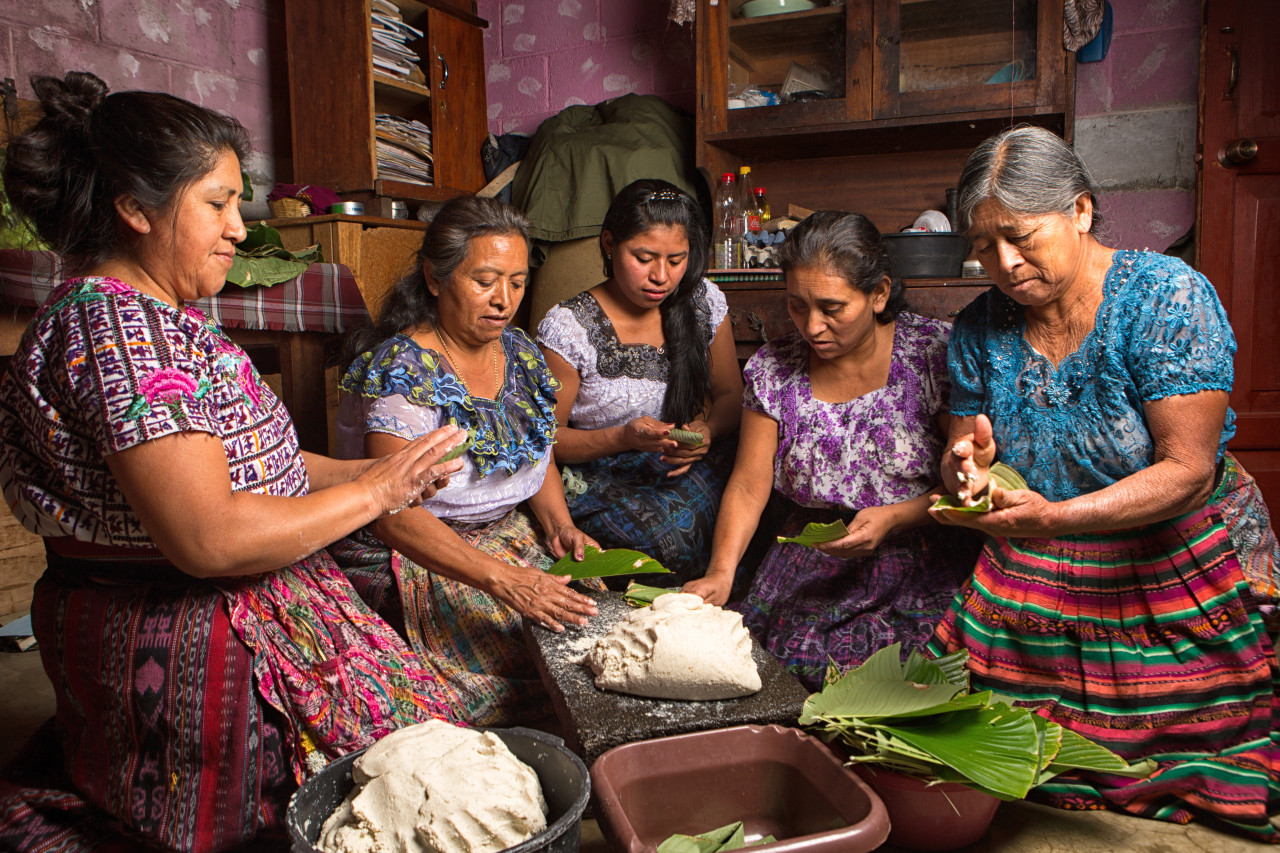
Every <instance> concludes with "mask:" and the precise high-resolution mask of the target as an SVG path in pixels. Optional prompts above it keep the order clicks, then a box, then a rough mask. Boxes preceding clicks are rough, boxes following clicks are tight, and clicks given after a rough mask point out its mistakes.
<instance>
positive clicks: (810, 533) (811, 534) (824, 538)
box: [778, 519, 849, 548]
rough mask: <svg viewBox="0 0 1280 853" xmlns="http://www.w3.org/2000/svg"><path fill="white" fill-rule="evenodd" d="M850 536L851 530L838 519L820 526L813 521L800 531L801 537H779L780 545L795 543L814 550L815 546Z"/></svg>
mask: <svg viewBox="0 0 1280 853" xmlns="http://www.w3.org/2000/svg"><path fill="white" fill-rule="evenodd" d="M848 535H849V528H847V527H845V526H844V522H843V521H841V520H840V519H836V520H835V521H833V522H831V523H830V524H818V523H817V522H812V521H811V522H809V523H808V524H806V525H805V526H804V530H802V531H800V535H799V536H779V537H778V544H782V543H783V542H793V543H795V544H796V545H805V546H808V547H809V548H812V547H813V546H814V545H821V544H822V543H823V542H834V541H835V540H837V539H843V538H844V537H846V536H848Z"/></svg>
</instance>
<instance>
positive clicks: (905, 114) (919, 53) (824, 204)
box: [697, 0, 1075, 231]
mask: <svg viewBox="0 0 1280 853" xmlns="http://www.w3.org/2000/svg"><path fill="white" fill-rule="evenodd" d="M819 2H823V0H819ZM736 5H737V4H734V3H726V2H723V0H721V2H717V3H715V5H712V2H711V0H700V3H699V9H698V34H697V39H698V62H697V85H698V93H699V94H698V98H699V100H698V106H697V112H698V130H697V160H698V166H699V167H700V168H701V169H702V170H703V171H704V173H705V176H706V177H707V179H708V181H709V182H710V183H711V185H712V186H714V185H715V178H716V177H718V175H719V174H720V173H722V172H725V171H736V170H737V167H738V166H741V165H750V166H751V167H752V173H753V175H752V176H753V178H754V179H755V182H756V185H757V186H761V185H763V186H766V187H767V189H768V192H769V200H770V202H771V204H772V207H773V210H774V211H785V210H786V209H787V207H788V205H789V204H796V205H799V206H802V207H806V208H809V209H818V208H836V209H843V210H856V211H859V212H861V213H865V214H866V215H867V216H869V217H870V218H871V219H872V221H874V222H875V223H876V225H877V226H878V227H879V228H880V229H881V230H882V231H896V230H898V229H900V228H901V227H903V226H905V225H909V224H911V222H912V221H913V220H914V218H915V216H916V215H917V214H918V213H919V212H920V211H921V210H925V209H929V208H939V209H940V208H942V206H943V205H944V203H945V190H946V188H947V187H949V186H953V185H954V184H955V182H956V179H957V178H958V176H959V173H960V167H961V166H962V165H963V163H964V159H965V157H966V156H967V155H968V152H969V150H970V149H971V148H972V147H973V146H974V145H975V144H977V143H978V142H980V141H981V140H982V139H985V138H986V137H988V136H990V135H991V134H993V133H996V132H997V131H999V130H1001V129H1003V128H1005V127H1008V126H1010V125H1012V124H1016V123H1019V122H1031V123H1034V124H1039V125H1043V126H1045V127H1048V128H1050V129H1051V130H1054V131H1056V132H1058V133H1060V134H1063V135H1064V136H1066V137H1067V138H1068V139H1070V136H1071V131H1072V113H1073V110H1074V92H1075V65H1074V57H1073V55H1072V54H1070V53H1069V52H1067V51H1066V50H1065V49H1064V48H1063V47H1062V3H1061V2H1060V0H866V2H857V3H855V2H852V1H851V0H848V2H845V3H843V4H840V5H821V6H818V7H817V8H815V9H811V10H808V11H804V12H792V13H787V14H779V15H770V16H767V17H759V18H738V17H734V16H733V8H734V6H736ZM748 87H756V88H759V89H765V90H769V91H772V92H782V91H784V90H786V91H788V92H789V93H790V95H791V97H792V98H796V100H794V101H793V102H790V103H781V104H778V105H776V106H757V107H746V108H739V109H729V101H730V98H731V97H733V96H734V95H735V94H737V93H740V92H742V90H743V89H745V88H748ZM797 92H798V94H797Z"/></svg>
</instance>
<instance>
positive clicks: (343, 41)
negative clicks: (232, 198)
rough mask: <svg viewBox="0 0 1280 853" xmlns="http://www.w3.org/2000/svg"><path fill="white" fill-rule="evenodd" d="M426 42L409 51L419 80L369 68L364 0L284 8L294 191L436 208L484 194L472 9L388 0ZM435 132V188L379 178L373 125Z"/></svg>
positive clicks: (478, 25)
mask: <svg viewBox="0 0 1280 853" xmlns="http://www.w3.org/2000/svg"><path fill="white" fill-rule="evenodd" d="M392 2H393V3H394V5H395V6H396V7H398V8H399V9H400V12H401V14H402V16H403V19H404V21H405V23H407V24H409V25H411V26H413V27H415V28H417V29H419V30H422V31H423V32H424V33H425V36H424V37H423V38H422V39H420V40H417V41H414V42H411V43H410V47H412V48H413V49H414V50H416V51H417V53H418V54H419V55H420V56H421V58H422V61H421V62H420V63H418V65H419V68H420V69H421V71H422V76H423V79H424V82H423V83H414V82H410V81H409V80H404V79H400V78H397V77H393V76H391V75H388V74H385V73H383V72H381V71H379V70H376V69H375V67H374V65H373V51H372V41H371V40H372V28H371V25H370V20H371V18H370V13H371V8H370V0H285V26H286V35H287V40H288V50H289V91H290V117H291V121H292V130H293V171H294V180H295V182H296V183H304V184H305V183H312V184H317V185H320V186H325V187H328V188H330V189H332V190H334V191H335V192H337V193H339V194H341V195H342V196H343V197H344V198H350V199H371V198H374V197H383V198H399V199H409V200H442V199H446V198H450V197H452V196H455V195H460V194H462V193H468V192H475V191H476V190H478V189H480V188H481V187H482V186H484V183H485V180H484V167H483V165H482V163H481V160H480V150H481V147H482V146H483V145H484V140H485V136H486V133H487V127H486V117H485V88H484V45H483V32H482V30H483V28H485V27H487V26H488V24H487V22H485V21H484V20H482V19H480V18H477V17H476V16H475V15H474V14H472V13H471V12H470V11H467V9H470V8H473V7H474V4H473V3H471V2H470V0H392ZM380 113H390V114H392V115H396V116H399V117H401V118H404V119H409V120H416V121H420V122H422V123H423V124H425V125H427V126H428V127H430V128H431V131H432V133H431V148H432V166H433V170H434V176H433V177H434V183H433V185H432V186H422V185H420V184H414V183H409V182H406V181H402V180H388V179H384V178H379V176H378V165H377V153H376V144H375V141H376V132H375V127H374V116H375V115H377V114H380Z"/></svg>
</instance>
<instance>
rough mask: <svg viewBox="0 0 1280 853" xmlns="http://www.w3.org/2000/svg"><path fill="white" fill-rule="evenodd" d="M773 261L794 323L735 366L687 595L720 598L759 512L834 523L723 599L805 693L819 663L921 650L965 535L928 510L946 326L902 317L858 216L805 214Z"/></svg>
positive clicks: (955, 577) (788, 547)
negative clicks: (894, 649)
mask: <svg viewBox="0 0 1280 853" xmlns="http://www.w3.org/2000/svg"><path fill="white" fill-rule="evenodd" d="M780 263H781V266H782V269H783V271H784V272H785V273H786V279H787V310H788V311H789V312H790V314H791V319H792V321H793V322H794V323H795V325H796V331H795V332H792V333H790V334H788V335H786V336H784V337H782V338H779V339H777V340H775V341H771V342H769V343H768V344H766V345H765V346H763V347H761V348H760V351H759V352H757V353H756V354H755V355H754V356H752V358H751V360H750V361H749V362H748V363H747V367H746V371H745V380H746V392H745V394H744V395H743V408H744V411H743V416H742V428H741V438H740V439H739V445H738V456H737V462H736V464H735V466H734V470H733V475H732V477H731V478H730V480H729V484H728V487H727V488H726V489H725V493H724V497H723V499H722V504H721V512H720V519H719V521H718V523H717V524H716V532H715V539H714V542H713V545H712V554H711V562H710V565H709V566H708V568H707V574H706V577H704V578H701V579H699V580H695V581H691V582H690V583H688V584H685V586H684V590H685V591H686V592H693V593H697V594H698V595H701V596H702V597H703V598H704V599H706V600H707V601H709V602H711V603H714V604H724V603H725V602H726V601H727V600H728V598H729V592H730V588H731V586H732V583H733V579H734V574H735V571H736V569H737V566H738V564H739V562H740V561H741V560H742V557H743V554H744V553H745V552H746V550H747V545H748V544H749V542H750V540H751V537H752V535H753V534H754V532H755V530H756V527H757V526H758V525H759V523H760V520H761V518H762V516H764V518H765V519H766V522H765V527H766V529H769V530H776V532H777V533H778V534H779V535H781V536H794V535H795V534H797V533H799V532H800V530H801V529H802V528H803V527H804V525H805V524H806V523H808V522H830V521H834V520H835V519H842V520H844V521H845V523H846V525H847V526H848V528H849V534H848V535H847V536H845V537H843V538H841V539H837V540H835V541H833V542H828V543H826V544H823V545H820V546H818V547H817V548H809V547H805V546H802V545H796V544H792V543H779V544H775V545H773V546H772V547H771V548H770V549H769V551H768V554H767V555H766V556H765V558H764V560H763V562H762V563H761V565H760V567H759V569H758V571H757V572H756V575H755V578H754V580H753V581H752V584H751V588H750V591H749V592H748V593H747V596H746V599H745V600H744V601H742V602H739V603H737V604H735V605H734V607H736V608H737V609H739V610H741V611H742V613H743V619H744V621H745V622H746V625H747V627H748V628H749V629H750V630H751V632H752V634H754V635H755V636H756V638H757V639H759V640H760V642H761V643H762V644H763V645H764V647H765V648H767V649H768V650H769V651H770V652H771V653H772V654H773V655H774V656H775V657H777V658H778V660H780V661H781V662H782V664H783V665H784V666H786V667H787V668H788V669H789V670H790V671H791V672H793V673H794V674H795V675H796V677H798V678H799V679H800V680H801V681H802V682H804V684H805V685H806V686H807V687H809V688H810V689H814V690H817V689H819V688H820V687H821V686H822V682H823V677H824V675H825V673H826V671H827V667H828V663H829V662H831V661H833V662H834V663H835V665H836V666H837V667H839V668H840V670H842V671H843V670H845V669H847V668H849V667H851V666H855V665H857V664H859V663H861V662H862V661H863V660H864V659H865V658H867V657H868V656H869V655H870V654H871V653H872V652H875V651H876V650H878V649H880V648H882V647H884V646H886V645H888V644H890V643H893V642H901V643H902V645H903V651H904V653H905V652H907V651H909V650H910V649H915V648H922V647H923V646H924V644H925V643H926V642H927V641H928V639H929V636H930V635H931V634H932V632H933V628H934V625H935V624H936V623H937V622H938V620H939V619H940V618H941V617H942V615H943V613H944V612H945V611H946V608H947V606H948V605H949V604H950V603H951V598H952V596H953V595H954V594H955V591H956V589H957V588H958V587H959V586H960V584H961V582H963V580H964V579H965V577H966V576H967V575H968V573H969V571H970V570H971V569H972V568H973V564H974V560H975V559H976V556H977V543H976V541H974V540H973V539H971V538H969V537H967V536H963V535H960V536H957V535H956V534H955V532H954V531H953V530H950V529H948V528H944V527H942V526H940V525H937V524H935V523H933V522H932V521H931V520H930V518H929V515H928V506H929V500H928V496H929V494H930V491H931V490H934V489H936V488H937V486H938V484H939V482H940V478H939V472H938V462H937V460H938V458H939V453H940V452H941V450H942V447H943V442H944V441H945V438H946V435H947V425H948V414H947V398H948V394H949V391H950V386H949V384H948V381H947V336H948V332H949V327H948V326H947V325H946V324H945V323H941V322H938V321H936V320H930V319H927V318H924V317H920V316H918V315H915V314H911V313H908V312H906V311H905V310H904V309H905V307H906V297H905V295H904V293H903V288H902V282H901V280H900V279H898V278H897V277H896V276H895V275H894V274H893V272H892V269H891V268H890V264H889V258H888V255H887V254H886V252H885V249H884V245H883V243H882V242H881V239H880V233H879V232H878V231H877V230H876V228H875V226H874V225H872V224H871V222H870V221H869V220H867V219H866V217H864V216H862V215H860V214H856V213H839V212H834V211H818V212H817V213H814V214H813V215H812V216H810V217H809V218H808V219H806V220H805V221H804V222H802V223H800V224H799V225H797V226H796V227H795V228H794V229H792V231H791V233H790V234H788V237H787V242H786V243H785V244H784V249H783V251H782V255H781V258H780ZM771 496H772V500H771ZM766 504H767V505H768V506H769V510H768V512H766Z"/></svg>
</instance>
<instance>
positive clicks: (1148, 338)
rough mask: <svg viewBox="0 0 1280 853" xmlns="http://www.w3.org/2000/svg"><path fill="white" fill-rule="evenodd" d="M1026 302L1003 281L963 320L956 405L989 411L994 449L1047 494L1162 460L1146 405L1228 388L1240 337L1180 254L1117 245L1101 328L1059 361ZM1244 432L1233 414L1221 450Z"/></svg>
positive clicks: (956, 349)
mask: <svg viewBox="0 0 1280 853" xmlns="http://www.w3.org/2000/svg"><path fill="white" fill-rule="evenodd" d="M1025 330H1026V320H1025V309H1024V308H1023V306H1021V305H1019V304H1017V303H1016V302H1014V301H1013V300H1012V299H1010V298H1009V297H1007V296H1005V295H1004V294H1003V293H1001V292H1000V291H998V290H997V289H995V288H992V289H991V290H989V291H988V292H986V293H984V294H982V295H981V296H979V297H978V298H977V299H975V300H974V301H973V303H972V304H970V305H969V306H968V307H967V308H965V309H964V310H963V311H961V312H960V316H959V317H957V318H956V322H955V327H954V328H953V330H952V332H951V346H950V349H949V352H948V368H949V370H950V373H951V412H952V414H954V415H957V416H965V415H977V414H980V413H982V414H986V415H988V416H989V417H990V418H991V422H992V425H993V427H994V432H995V440H996V447H997V456H998V458H999V459H1000V460H1001V461H1003V462H1004V463H1005V464H1007V465H1011V466H1012V467H1013V468H1015V469H1016V470H1018V471H1019V472H1020V473H1021V474H1022V475H1023V476H1024V477H1025V478H1026V480H1027V484H1028V485H1029V486H1030V487H1031V488H1033V489H1035V490H1036V491H1038V492H1040V493H1041V494H1042V495H1044V496H1045V498H1047V499H1048V500H1051V501H1061V500H1067V499H1069V498H1073V497H1077V496H1079V495H1082V494H1088V493H1090V492H1094V491H1097V490H1099V489H1102V488H1104V487H1106V486H1109V485H1111V484H1112V483H1115V482H1116V481H1118V480H1120V479H1122V478H1124V477H1127V476H1129V475H1130V474H1133V473H1135V472H1137V471H1140V470H1142V469H1143V468H1146V467H1148V466H1150V465H1151V464H1152V463H1153V462H1154V461H1155V443H1154V441H1153V440H1152V437H1151V433H1150V430H1149V429H1148V428H1147V422H1146V418H1145V417H1144V415H1143V410H1142V406H1143V404H1144V403H1147V402H1150V401H1152V400H1160V399H1163V398H1165V397H1172V396H1176V395H1180V394H1195V393H1198V392H1200V391H1210V390H1214V391H1227V392H1230V390H1231V385H1232V382H1233V380H1234V373H1233V368H1232V356H1233V355H1234V354H1235V350H1236V342H1235V336H1234V335H1233V334H1232V331H1231V325H1230V323H1228V321H1227V315H1226V311H1225V310H1224V309H1223V307H1222V303H1221V302H1220V301H1219V299H1218V295H1217V293H1216V292H1215V291H1214V289H1213V286H1212V285H1211V284H1210V283H1209V281H1208V280H1207V279H1206V278H1205V277H1204V276H1202V275H1200V274H1199V273H1197V272H1196V271H1194V270H1193V269H1191V268H1190V267H1188V266H1187V265H1186V264H1184V263H1183V262H1182V261H1180V260H1178V259H1176V258H1171V257H1168V256H1165V255H1158V254H1154V253H1151V252H1134V251H1118V252H1116V253H1115V257H1114V259H1113V261H1112V264H1111V269H1110V270H1109V271H1108V273H1107V276H1106V278H1105V280H1104V281H1103V299H1102V304H1101V305H1100V306H1099V307H1098V314H1097V317H1096V319H1095V323H1094V328H1093V330H1092V331H1091V332H1089V334H1088V335H1087V336H1086V337H1085V339H1084V341H1083V342H1082V343H1081V345H1080V348H1079V349H1078V350H1076V351H1075V352H1073V353H1071V354H1070V355H1068V356H1067V357H1066V358H1064V359H1063V360H1062V362H1061V363H1060V364H1059V365H1058V366H1057V367H1056V368H1055V367H1054V365H1053V364H1052V363H1051V362H1050V361H1049V360H1048V359H1047V358H1045V357H1044V356H1043V355H1041V354H1040V353H1038V352H1036V351H1035V350H1034V349H1033V348H1032V347H1031V345H1030V344H1028V343H1027V342H1026V339H1025V337H1024V332H1025ZM1233 435H1235V413H1234V412H1232V411H1231V410H1230V409H1228V410H1227V417H1226V421H1225V423H1224V424H1223V428H1222V433H1221V435H1220V437H1219V440H1218V458H1221V457H1222V454H1223V453H1224V452H1225V451H1226V446H1227V441H1228V440H1229V439H1230V438H1231V437H1232V436H1233Z"/></svg>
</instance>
